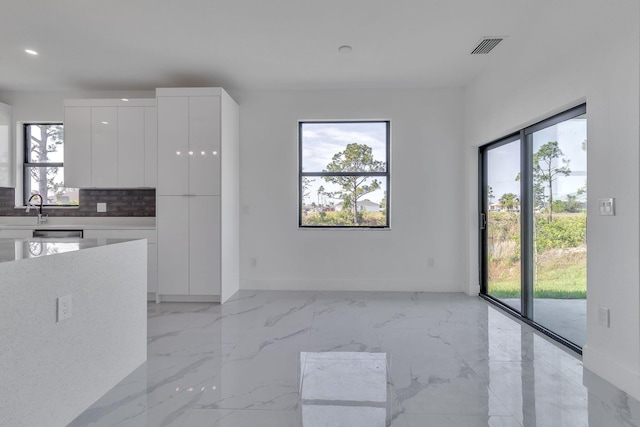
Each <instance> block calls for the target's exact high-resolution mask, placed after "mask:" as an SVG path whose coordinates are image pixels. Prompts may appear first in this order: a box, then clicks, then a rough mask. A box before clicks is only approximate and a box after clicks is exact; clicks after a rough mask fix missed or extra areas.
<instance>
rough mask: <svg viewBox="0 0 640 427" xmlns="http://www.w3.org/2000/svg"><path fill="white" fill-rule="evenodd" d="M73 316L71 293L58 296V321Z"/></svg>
mask: <svg viewBox="0 0 640 427" xmlns="http://www.w3.org/2000/svg"><path fill="white" fill-rule="evenodd" d="M69 317H71V295H65V296H63V297H58V322H61V321H63V320H64V319H68V318H69Z"/></svg>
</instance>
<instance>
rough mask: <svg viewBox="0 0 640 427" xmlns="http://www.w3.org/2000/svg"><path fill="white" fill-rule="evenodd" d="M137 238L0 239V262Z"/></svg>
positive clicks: (72, 250) (89, 247) (112, 243)
mask: <svg viewBox="0 0 640 427" xmlns="http://www.w3.org/2000/svg"><path fill="white" fill-rule="evenodd" d="M132 240H138V239H78V238H65V239H0V263H2V262H11V261H17V260H20V259H29V258H39V257H44V256H50V255H56V254H61V253H66V252H74V251H79V250H82V249H91V248H95V247H99V246H106V245H115V244H118V243H123V242H130V241H132Z"/></svg>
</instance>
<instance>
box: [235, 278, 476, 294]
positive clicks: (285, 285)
mask: <svg viewBox="0 0 640 427" xmlns="http://www.w3.org/2000/svg"><path fill="white" fill-rule="evenodd" d="M240 289H253V290H262V291H266V290H270V291H391V292H464V291H465V286H464V285H463V284H461V283H453V282H438V283H425V282H423V281H418V280H392V279H388V280H387V279H380V280H371V279H362V280H348V279H347V280H326V279H322V280H313V279H312V280H291V279H284V280H282V279H278V280H275V279H269V280H246V279H241V280H240Z"/></svg>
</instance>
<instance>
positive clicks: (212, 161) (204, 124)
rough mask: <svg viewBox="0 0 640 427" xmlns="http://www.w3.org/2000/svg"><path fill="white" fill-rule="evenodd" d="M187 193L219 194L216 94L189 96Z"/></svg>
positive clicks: (217, 100) (218, 109)
mask: <svg viewBox="0 0 640 427" xmlns="http://www.w3.org/2000/svg"><path fill="white" fill-rule="evenodd" d="M189 193H190V194H201V195H220V97H219V96H196V97H190V98H189Z"/></svg>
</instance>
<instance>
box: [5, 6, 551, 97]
mask: <svg viewBox="0 0 640 427" xmlns="http://www.w3.org/2000/svg"><path fill="white" fill-rule="evenodd" d="M556 2H557V1H556V0H536V1H531V0H59V1H51V0H22V1H19V0H9V1H5V2H3V4H2V9H1V10H2V13H1V16H0V90H1V91H40V90H116V89H125V90H133V89H138V90H150V89H154V88H156V87H178V86H222V87H225V88H227V89H231V90H234V89H349V88H417V87H459V86H464V85H465V84H467V83H468V82H470V81H471V80H472V79H473V78H474V77H476V76H477V75H478V74H479V73H481V72H482V71H483V70H484V69H485V68H486V67H487V66H488V65H489V64H491V62H492V61H496V60H498V59H499V58H500V57H501V56H504V55H507V54H508V52H509V51H513V50H514V49H517V48H518V45H519V43H521V42H522V40H523V38H524V37H525V36H526V35H527V34H530V33H531V32H532V31H534V30H535V28H536V21H537V19H536V17H539V16H541V15H542V14H543V13H544V12H545V10H546V9H548V8H549V7H552V5H553V4H554V3H556ZM538 24H539V21H538ZM486 36H507V38H506V39H505V41H503V42H502V43H500V44H499V45H498V46H497V47H496V49H494V50H493V51H492V52H491V53H490V54H488V55H470V52H471V50H472V49H473V48H474V47H475V45H476V44H477V43H478V42H479V41H480V39H481V38H483V37H486ZM341 45H350V46H352V47H353V50H352V51H351V53H346V54H345V53H341V52H339V51H338V47H339V46H341ZM25 49H33V50H36V51H38V52H39V55H37V56H32V55H28V54H26V53H25V52H24V50H25Z"/></svg>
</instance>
